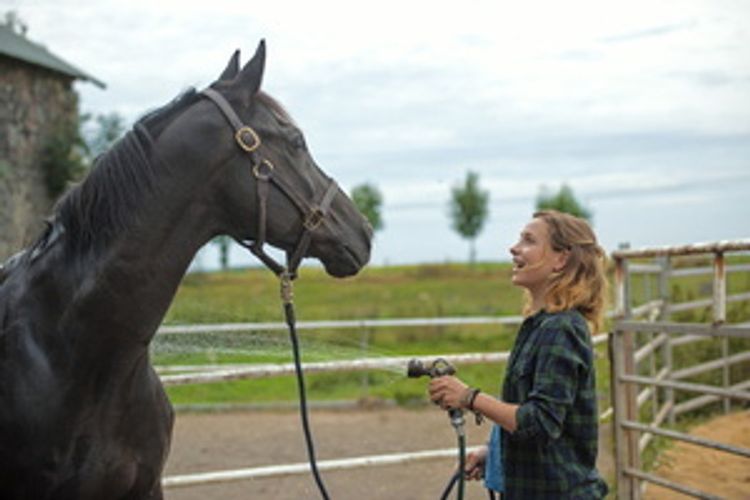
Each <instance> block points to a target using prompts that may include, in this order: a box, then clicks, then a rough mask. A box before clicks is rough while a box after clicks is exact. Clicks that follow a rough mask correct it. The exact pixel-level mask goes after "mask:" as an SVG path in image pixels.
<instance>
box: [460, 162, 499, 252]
mask: <svg viewBox="0 0 750 500" xmlns="http://www.w3.org/2000/svg"><path fill="white" fill-rule="evenodd" d="M489 199H490V194H489V192H488V191H483V190H481V189H480V188H479V175H478V174H476V173H475V172H471V171H469V172H467V173H466V180H465V181H464V183H463V185H458V186H454V187H453V189H452V190H451V201H450V216H451V219H452V227H453V229H454V230H455V231H456V232H457V233H458V234H460V235H461V237H462V238H464V239H467V240H469V262H470V263H472V264H473V263H474V260H475V258H476V249H475V241H476V238H477V236H478V235H479V233H480V232H481V231H482V226H484V222H485V220H486V219H487V214H488V205H489Z"/></svg>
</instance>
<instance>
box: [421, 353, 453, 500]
mask: <svg viewBox="0 0 750 500" xmlns="http://www.w3.org/2000/svg"><path fill="white" fill-rule="evenodd" d="M455 374H456V369H455V368H454V367H453V365H451V364H450V363H449V362H448V361H446V360H445V359H444V358H437V359H435V360H434V361H433V362H432V363H429V364H428V365H425V364H423V363H422V362H421V361H420V360H418V359H412V360H411V361H409V364H408V365H407V368H406V375H407V376H408V377H409V378H420V377H430V378H436V377H443V376H445V375H455ZM447 411H448V415H449V416H450V420H451V425H452V426H453V429H455V431H456V436H457V438H458V471H457V472H456V473H455V474H454V475H453V477H451V480H450V481H449V482H448V485H447V486H446V488H445V490H444V491H443V494H442V496H441V497H440V500H445V499H447V498H448V495H450V492H451V490H452V489H453V487H454V486H455V484H456V483H458V493H457V496H456V498H457V499H458V500H463V498H464V468H465V467H466V432H465V430H464V424H465V423H466V420H465V419H464V411H463V410H462V409H461V408H448V410H447Z"/></svg>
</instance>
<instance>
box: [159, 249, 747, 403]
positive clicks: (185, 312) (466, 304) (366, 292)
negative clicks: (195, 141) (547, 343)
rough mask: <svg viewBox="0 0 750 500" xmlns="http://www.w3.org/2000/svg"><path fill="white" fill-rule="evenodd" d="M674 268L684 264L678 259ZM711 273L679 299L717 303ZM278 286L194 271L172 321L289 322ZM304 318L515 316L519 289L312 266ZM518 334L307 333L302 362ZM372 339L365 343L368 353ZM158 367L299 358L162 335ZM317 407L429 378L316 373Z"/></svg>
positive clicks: (501, 273) (740, 281) (267, 398)
mask: <svg viewBox="0 0 750 500" xmlns="http://www.w3.org/2000/svg"><path fill="white" fill-rule="evenodd" d="M676 265H681V264H680V262H679V261H678V262H677V264H676ZM710 283H711V276H710V275H707V276H696V277H689V278H681V279H679V280H674V281H673V282H671V283H670V286H671V288H672V289H671V292H672V294H673V295H674V296H676V297H679V299H680V300H690V299H693V298H697V297H702V296H706V292H707V290H708V293H709V296H710V290H711V288H710ZM728 288H729V291H730V293H731V292H733V291H737V290H750V276H749V275H748V273H745V274H744V275H740V276H737V277H732V278H731V279H729V280H728ZM632 290H633V295H634V297H635V298H636V300H637V301H642V300H646V299H648V298H653V294H654V293H655V283H653V280H646V279H637V280H634V281H633V287H632ZM278 297H279V294H278V281H277V279H276V277H275V276H273V275H272V274H271V273H270V272H269V271H267V270H265V269H260V268H253V269H245V270H234V271H228V272H218V273H201V274H192V275H189V276H187V277H186V278H185V280H184V282H183V284H182V285H181V287H180V289H179V291H178V294H177V296H176V298H175V301H174V303H173V304H172V307H171V308H170V310H169V312H168V314H167V317H166V320H165V323H166V324H195V323H229V322H278V321H282V313H281V305H280V302H279V298H278ZM295 304H296V308H297V319H298V320H300V321H311V320H339V319H365V318H413V317H440V316H502V315H517V314H519V312H520V309H521V305H522V294H521V292H520V291H519V290H518V289H517V288H515V287H513V286H512V285H511V283H510V265H509V264H503V263H492V264H490V263H485V264H477V265H475V266H468V265H465V264H444V265H420V266H398V267H370V268H366V269H364V270H363V271H362V272H361V273H360V274H359V275H358V276H356V277H352V278H347V279H343V280H335V279H333V278H330V277H328V276H327V275H326V274H325V272H324V271H323V270H322V269H320V268H317V267H306V268H303V269H302V271H301V276H300V278H299V280H298V281H297V282H296V284H295ZM748 309H749V308H748V306H747V302H743V303H740V304H737V305H734V306H732V307H730V309H729V315H730V318H731V319H737V318H741V317H744V318H748V317H750V310H748ZM707 314H709V310H708V309H704V310H700V311H697V312H694V313H687V314H682V315H681V317H679V318H676V319H678V320H681V321H702V320H704V319H705V316H706V315H707ZM515 330H516V329H515V327H501V326H497V325H495V326H465V327H460V326H450V327H431V328H414V327H402V328H382V329H381V328H378V329H371V330H369V331H364V330H361V329H355V330H316V331H302V332H301V334H300V336H301V343H302V350H303V360H304V361H322V360H338V359H352V358H358V357H364V356H367V357H378V356H408V355H425V356H426V355H437V354H446V353H460V352H498V351H507V350H509V349H510V348H511V346H512V343H513V340H514V337H515ZM364 344H366V348H365V347H364ZM605 354H606V353H605V348H603V347H602V348H600V349H599V357H598V367H597V370H598V384H599V385H598V387H599V390H600V392H601V393H602V398H603V399H604V400H605V401H604V403H605V404H607V402H606V399H607V397H608V396H607V393H608V384H609V367H608V362H607V359H606V355H605ZM153 355H154V361H155V363H156V364H200V363H269V362H274V363H286V362H290V361H291V354H290V350H289V341H288V338H287V334H286V333H285V332H248V333H246V334H209V335H205V334H204V335H179V336H159V337H157V340H156V341H155V342H154V349H153ZM459 371H460V375H461V377H462V378H463V379H465V380H466V381H467V382H468V383H470V384H472V385H477V386H479V387H482V388H483V389H484V390H485V391H488V392H497V391H499V387H500V382H501V379H502V375H503V372H504V366H502V365H474V366H463V367H459ZM307 380H308V390H309V397H310V398H311V399H312V400H339V399H347V400H351V399H359V398H365V397H369V398H383V399H393V400H396V401H400V402H408V401H413V400H424V398H425V396H424V391H425V381H424V380H409V379H407V378H406V377H405V374H404V373H397V372H394V371H384V370H378V371H372V372H368V373H364V374H363V373H354V374H341V373H335V374H311V375H309V376H308V377H307ZM168 392H169V395H170V397H171V399H172V401H173V402H174V403H175V404H178V405H179V404H214V403H224V404H226V403H228V404H238V403H265V402H279V401H294V400H296V386H295V383H294V379H293V377H291V376H289V377H274V378H266V379H254V380H245V381H238V382H231V383H223V384H204V385H191V386H181V387H170V388H169V389H168Z"/></svg>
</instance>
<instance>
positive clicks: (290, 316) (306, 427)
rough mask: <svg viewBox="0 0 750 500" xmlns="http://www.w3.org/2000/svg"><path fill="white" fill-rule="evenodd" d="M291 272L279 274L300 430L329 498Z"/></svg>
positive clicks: (322, 490)
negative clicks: (309, 400) (307, 386)
mask: <svg viewBox="0 0 750 500" xmlns="http://www.w3.org/2000/svg"><path fill="white" fill-rule="evenodd" d="M292 276H293V275H292V274H291V273H290V272H289V271H287V270H284V271H283V272H282V273H281V274H280V275H279V279H280V280H281V302H282V303H283V304H284V317H285V319H286V324H287V326H288V327H289V339H290V340H291V342H292V354H293V356H294V371H295V373H296V375H297V391H298V392H299V412H300V418H301V420H302V431H303V433H304V435H305V445H306V446H307V459H308V461H309V462H310V469H311V470H312V474H313V477H314V478H315V483H316V484H317V485H318V490H319V491H320V495H321V496H322V497H323V498H324V499H325V500H329V499H330V497H329V496H328V491H327V490H326V487H325V484H324V483H323V478H322V477H321V476H320V471H318V464H317V460H316V458H315V444H314V443H313V439H312V432H311V431H310V421H309V418H308V414H307V391H306V390H305V376H304V373H303V372H302V361H301V357H300V350H299V340H298V338H297V321H296V318H295V315H294V290H293V288H292V280H293V278H292Z"/></svg>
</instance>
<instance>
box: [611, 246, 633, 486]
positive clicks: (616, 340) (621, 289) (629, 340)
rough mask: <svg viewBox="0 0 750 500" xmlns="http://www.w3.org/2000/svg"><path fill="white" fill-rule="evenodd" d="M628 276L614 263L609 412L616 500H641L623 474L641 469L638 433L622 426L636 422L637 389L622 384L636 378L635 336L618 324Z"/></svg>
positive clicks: (622, 264) (626, 308)
mask: <svg viewBox="0 0 750 500" xmlns="http://www.w3.org/2000/svg"><path fill="white" fill-rule="evenodd" d="M629 281H630V279H629V274H628V268H627V261H626V259H625V258H622V257H621V258H616V259H615V304H616V306H615V307H616V314H615V326H614V329H613V332H612V333H611V334H610V337H609V345H610V366H611V380H612V408H613V409H614V418H613V426H614V436H615V467H616V469H617V498H621V499H634V500H638V499H640V497H641V489H640V486H639V480H638V479H637V478H636V477H634V476H631V475H629V474H626V473H625V469H640V450H639V447H638V440H639V436H638V431H636V430H633V429H627V430H625V428H624V427H623V426H622V422H623V421H624V420H629V421H633V422H637V421H638V388H637V387H636V386H635V385H634V384H630V383H626V382H623V381H622V375H624V374H631V375H635V374H636V365H635V344H634V340H635V334H634V333H633V332H624V331H622V330H621V329H620V321H622V320H623V319H627V318H629V317H630V301H629V288H630V286H629V285H630V284H629Z"/></svg>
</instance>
